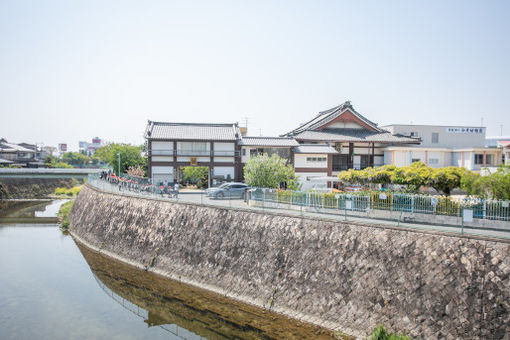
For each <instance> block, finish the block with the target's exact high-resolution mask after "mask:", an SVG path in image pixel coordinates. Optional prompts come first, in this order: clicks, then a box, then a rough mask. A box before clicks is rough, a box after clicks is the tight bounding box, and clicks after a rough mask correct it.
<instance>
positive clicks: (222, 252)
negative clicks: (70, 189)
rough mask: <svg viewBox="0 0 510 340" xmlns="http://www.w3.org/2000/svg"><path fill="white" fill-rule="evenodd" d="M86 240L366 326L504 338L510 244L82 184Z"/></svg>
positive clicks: (209, 284) (218, 288) (324, 321)
mask: <svg viewBox="0 0 510 340" xmlns="http://www.w3.org/2000/svg"><path fill="white" fill-rule="evenodd" d="M71 225H72V229H71V230H72V233H73V235H74V236H75V237H77V238H78V239H79V240H80V241H82V242H84V243H85V244H88V245H89V246H92V247H97V248H100V249H101V250H102V251H104V252H105V253H107V254H110V255H111V256H115V257H117V258H120V259H123V260H124V261H126V262H129V263H132V264H135V265H137V266H145V267H146V268H147V269H148V270H151V271H155V272H157V273H160V274H163V275H166V276H168V277H171V278H173V279H177V280H181V281H183V282H187V283H191V284H194V285H196V286H199V287H202V288H207V289H210V290H212V291H215V292H218V293H221V294H224V295H227V296H229V297H232V298H235V299H239V300H241V301H244V302H247V303H252V304H255V305H257V306H260V307H264V308H271V309H273V310H275V311H277V312H280V313H283V314H286V315H289V316H292V317H295V318H298V319H301V320H305V321H309V322H312V323H315V324H319V325H322V326H325V327H327V328H331V329H341V330H342V331H343V332H345V333H348V334H351V335H356V336H362V335H364V334H366V333H368V332H369V331H370V330H372V329H373V328H374V327H375V326H376V325H377V324H380V323H382V324H385V325H386V326H387V327H388V328H390V329H393V330H398V331H399V332H404V333H407V334H408V335H410V336H412V337H414V338H422V339H435V338H451V339H467V338H470V339H471V338H473V339H476V338H480V339H505V338H508V335H509V334H510V278H509V276H510V256H509V254H510V244H509V243H506V242H503V241H494V240H488V239H482V238H479V239H474V238H467V237H460V236H454V235H446V234H438V233H432V232H430V233H428V232H423V231H411V230H402V229H397V228H385V227H381V226H376V225H373V226H372V225H364V224H357V223H353V222H348V221H346V222H345V223H342V222H338V221H330V220H327V219H324V220H321V219H307V218H299V217H296V216H286V215H282V214H273V213H268V212H265V213H262V212H256V211H250V210H242V209H237V210H236V209H226V208H220V207H214V206H200V205H194V204H184V203H174V202H168V201H162V200H157V199H140V198H133V197H128V196H122V195H114V194H108V193H104V192H100V191H98V190H96V189H94V188H92V187H90V186H88V185H85V186H84V188H83V189H82V191H81V193H80V194H79V196H78V198H77V200H76V202H75V204H74V206H73V208H72V211H71Z"/></svg>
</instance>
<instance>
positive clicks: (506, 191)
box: [461, 165, 510, 200]
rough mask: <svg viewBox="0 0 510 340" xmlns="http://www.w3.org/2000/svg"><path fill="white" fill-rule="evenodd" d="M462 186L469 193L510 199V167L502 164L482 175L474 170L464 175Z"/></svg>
mask: <svg viewBox="0 0 510 340" xmlns="http://www.w3.org/2000/svg"><path fill="white" fill-rule="evenodd" d="M461 187H462V189H463V190H465V191H466V192H467V193H468V194H469V195H478V196H483V197H489V198H494V199H500V200H508V199H510V167H509V166H505V165H501V166H500V167H499V168H498V170H497V171H496V172H495V173H493V174H490V175H487V176H481V175H480V174H477V173H474V172H472V171H469V172H466V174H465V175H464V176H463V177H462V180H461Z"/></svg>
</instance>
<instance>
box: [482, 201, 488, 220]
mask: <svg viewBox="0 0 510 340" xmlns="http://www.w3.org/2000/svg"><path fill="white" fill-rule="evenodd" d="M486 216H487V200H486V199H483V212H482V218H485V217H486Z"/></svg>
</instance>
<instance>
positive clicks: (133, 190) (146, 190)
mask: <svg viewBox="0 0 510 340" xmlns="http://www.w3.org/2000/svg"><path fill="white" fill-rule="evenodd" d="M88 184H90V185H91V186H93V187H96V188H98V189H100V190H102V191H105V192H110V193H114V194H118V193H121V194H123V195H128V196H137V197H144V198H156V199H159V200H169V201H173V202H182V203H192V204H198V205H207V206H219V207H227V208H236V209H237V208H239V209H249V210H254V211H273V212H277V211H285V214H288V215H294V216H300V217H308V218H329V219H341V220H350V221H359V222H362V223H369V224H373V223H374V222H375V223H376V224H380V223H379V222H376V221H384V222H383V224H384V225H388V226H393V225H394V226H399V227H405V228H411V229H427V230H437V231H448V232H454V233H467V234H476V235H483V236H490V237H497V238H505V239H506V238H510V208H509V207H508V204H509V202H508V201H498V200H487V199H481V198H466V199H458V200H454V199H450V198H447V197H437V196H427V195H412V194H404V193H392V192H352V193H327V192H326V193H325V192H315V191H309V192H302V191H286V190H277V189H265V188H252V189H250V190H249V192H246V195H242V196H240V195H230V196H229V194H228V191H227V192H223V194H221V195H218V194H216V195H215V194H214V193H212V192H211V191H209V192H208V191H204V190H182V189H181V190H180V192H175V191H174V190H173V186H172V185H168V184H167V185H162V183H157V184H153V183H151V181H150V180H149V179H148V178H140V177H130V176H124V175H123V176H122V177H121V178H119V177H116V176H114V175H113V176H111V177H110V178H100V176H99V175H98V174H91V175H89V179H88Z"/></svg>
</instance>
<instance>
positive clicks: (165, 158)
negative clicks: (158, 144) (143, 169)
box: [151, 156, 174, 162]
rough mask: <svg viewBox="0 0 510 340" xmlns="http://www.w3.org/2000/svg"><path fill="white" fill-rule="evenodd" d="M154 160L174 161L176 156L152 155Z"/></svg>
mask: <svg viewBox="0 0 510 340" xmlns="http://www.w3.org/2000/svg"><path fill="white" fill-rule="evenodd" d="M151 160H152V161H153V162H173V160H174V158H173V157H170V156H151Z"/></svg>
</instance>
